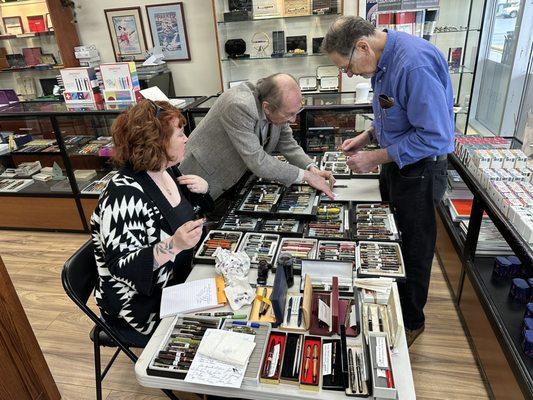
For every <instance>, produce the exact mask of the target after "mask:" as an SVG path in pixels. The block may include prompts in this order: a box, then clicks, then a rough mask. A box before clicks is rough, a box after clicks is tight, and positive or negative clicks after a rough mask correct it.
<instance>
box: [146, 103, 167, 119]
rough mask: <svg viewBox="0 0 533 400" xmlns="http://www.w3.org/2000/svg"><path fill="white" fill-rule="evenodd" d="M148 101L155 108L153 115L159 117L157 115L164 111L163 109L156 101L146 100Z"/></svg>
mask: <svg viewBox="0 0 533 400" xmlns="http://www.w3.org/2000/svg"><path fill="white" fill-rule="evenodd" d="M148 101H149V102H150V104H152V106H153V107H154V109H155V117H156V118H159V115H161V113H162V112H163V111H165V109H164V108H163V107H161V106H158V105H157V103H156V102H155V101H153V100H148Z"/></svg>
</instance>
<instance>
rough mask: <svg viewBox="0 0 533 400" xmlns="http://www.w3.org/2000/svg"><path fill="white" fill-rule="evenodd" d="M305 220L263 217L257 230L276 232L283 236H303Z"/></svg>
mask: <svg viewBox="0 0 533 400" xmlns="http://www.w3.org/2000/svg"><path fill="white" fill-rule="evenodd" d="M304 231H305V222H304V221H300V220H297V219H286V218H273V219H270V218H261V219H260V222H259V226H258V228H257V230H256V232H261V233H276V234H279V235H281V236H289V237H298V238H301V237H303V234H304Z"/></svg>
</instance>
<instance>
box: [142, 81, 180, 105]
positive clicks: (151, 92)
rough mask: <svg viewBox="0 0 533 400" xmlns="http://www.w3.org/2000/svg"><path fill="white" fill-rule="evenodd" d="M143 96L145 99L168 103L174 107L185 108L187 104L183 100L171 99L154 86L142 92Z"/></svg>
mask: <svg viewBox="0 0 533 400" xmlns="http://www.w3.org/2000/svg"><path fill="white" fill-rule="evenodd" d="M141 94H142V96H143V97H144V98H145V99H148V100H152V101H168V102H169V103H170V104H172V105H173V106H174V107H183V106H185V104H186V101H185V100H182V99H169V98H168V97H167V95H166V94H165V93H163V92H162V91H161V89H159V88H158V87H157V86H152V87H149V88H147V89H143V90H141Z"/></svg>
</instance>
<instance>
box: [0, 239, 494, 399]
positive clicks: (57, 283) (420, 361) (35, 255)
mask: <svg viewBox="0 0 533 400" xmlns="http://www.w3.org/2000/svg"><path fill="white" fill-rule="evenodd" d="M87 239H88V235H81V234H80V235H78V234H60V233H36V232H16V231H0V255H1V256H2V258H3V260H4V263H5V265H6V267H7V269H8V272H9V274H10V276H11V279H12V281H13V283H14V285H15V288H16V290H17V293H18V295H19V297H20V299H21V302H22V305H23V306H24V309H25V310H26V314H27V315H28V318H29V320H30V323H31V325H32V327H33V330H34V332H35V334H36V336H37V340H38V341H39V344H40V346H41V348H42V350H43V353H44V355H45V358H46V361H47V362H48V365H49V367H50V369H51V371H52V374H53V376H54V378H55V381H56V383H57V385H58V387H59V390H60V392H61V394H62V396H63V397H62V398H63V399H72V400H85V399H95V390H94V369H93V365H94V364H93V353H92V342H91V341H90V340H89V337H88V332H89V330H90V328H91V323H90V321H89V319H88V318H86V317H85V316H84V315H83V313H82V312H81V311H80V310H79V309H78V308H77V307H76V306H75V305H74V303H72V301H71V300H70V299H69V298H68V297H67V296H66V295H65V292H64V291H63V287H62V286H61V279H60V273H61V268H62V266H63V263H64V262H65V260H66V259H67V258H68V257H69V256H70V255H71V254H73V253H74V251H75V250H76V249H77V248H79V247H80V246H81V245H82V244H83V243H84V242H85V241H86V240H87ZM426 312H427V323H426V331H425V333H424V334H423V335H422V336H420V337H419V338H418V339H417V341H416V342H415V344H414V345H413V346H412V347H411V349H410V355H411V363H412V368H413V375H414V381H415V386H416V393H417V398H418V399H435V400H436V399H446V400H449V399H455V400H460V399H465V400H466V399H468V400H474V399H487V398H488V396H487V393H486V390H485V387H484V385H483V381H482V379H481V377H480V374H479V371H478V369H477V366H476V363H475V361H474V357H473V356H472V352H471V351H470V347H469V345H468V342H467V339H466V337H465V334H464V332H463V329H462V327H461V323H460V321H459V318H458V316H457V313H456V311H455V308H454V306H453V303H452V300H451V297H450V293H449V291H448V287H447V286H446V282H445V280H444V277H443V275H442V272H441V270H440V268H439V266H438V263H437V262H436V261H435V262H434V268H433V273H432V281H431V287H430V294H429V301H428V305H427V307H426ZM110 355H111V350H110V349H105V350H104V351H103V357H104V360H107V358H108V357H109V356H110ZM103 388H104V390H103V398H104V399H106V400H119V399H120V400H122V399H135V400H155V399H166V397H164V396H161V392H160V391H158V390H154V389H148V388H144V387H142V386H139V385H138V384H137V381H136V380H135V373H134V370H133V364H132V363H131V362H130V361H129V359H126V357H125V356H124V355H122V354H121V355H120V356H119V357H118V359H117V361H116V362H115V365H114V366H113V367H112V368H111V370H110V372H109V374H108V376H107V377H106V379H105V381H104V385H103ZM188 397H189V398H194V397H191V396H188Z"/></svg>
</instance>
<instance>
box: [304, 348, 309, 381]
mask: <svg viewBox="0 0 533 400" xmlns="http://www.w3.org/2000/svg"><path fill="white" fill-rule="evenodd" d="M310 359H311V345H308V346H307V349H306V350H305V365H304V379H307V374H308V373H309V360H310Z"/></svg>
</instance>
